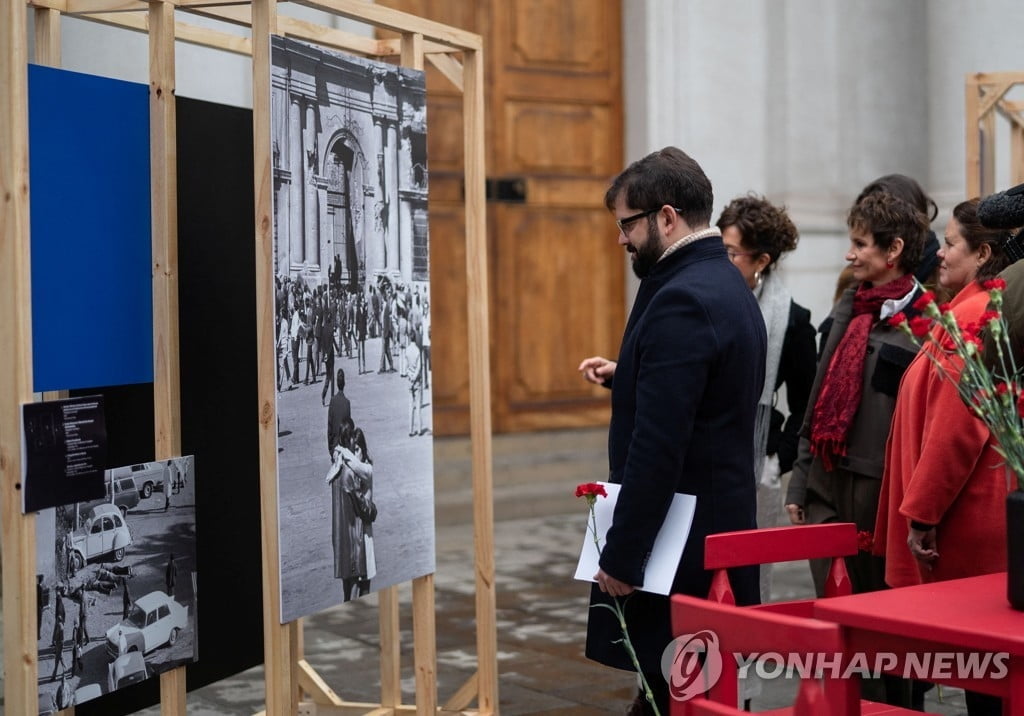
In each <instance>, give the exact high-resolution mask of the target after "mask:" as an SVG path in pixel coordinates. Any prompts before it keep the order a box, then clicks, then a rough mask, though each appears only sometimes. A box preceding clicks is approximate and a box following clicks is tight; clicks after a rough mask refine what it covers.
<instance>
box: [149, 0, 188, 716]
mask: <svg viewBox="0 0 1024 716" xmlns="http://www.w3.org/2000/svg"><path fill="white" fill-rule="evenodd" d="M175 85H176V80H175V73H174V6H173V5H171V4H170V3H166V2H153V3H152V4H151V5H150V6H149V127H150V129H149V165H150V177H151V187H150V196H151V214H152V241H153V422H154V428H155V431H156V433H155V443H154V444H155V447H156V457H157V459H160V460H162V459H167V458H170V457H176V456H178V455H180V454H181V391H180V381H179V369H178V182H177V174H178V168H177V166H176V164H177V156H178V150H177V136H176V135H177V121H176V117H175V105H174V88H175ZM165 489H169V488H165ZM185 701H186V697H185V668H184V667H178V668H177V669H171V670H170V671H165V672H163V673H162V674H160V713H161V714H162V715H163V716H185Z"/></svg>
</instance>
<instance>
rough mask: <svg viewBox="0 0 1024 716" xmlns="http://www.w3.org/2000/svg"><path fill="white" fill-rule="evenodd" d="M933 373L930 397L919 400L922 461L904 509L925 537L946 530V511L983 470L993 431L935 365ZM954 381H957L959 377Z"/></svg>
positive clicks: (904, 501) (931, 372)
mask: <svg viewBox="0 0 1024 716" xmlns="http://www.w3.org/2000/svg"><path fill="white" fill-rule="evenodd" d="M922 360H927V359H926V358H923V357H922ZM928 368H929V376H928V390H927V393H926V394H925V395H924V396H920V397H917V398H916V399H917V400H925V401H927V402H926V405H925V406H923V407H924V408H925V409H926V411H927V413H926V416H927V417H926V419H925V423H924V431H923V434H922V435H920V436H915V438H916V439H919V440H920V444H921V455H920V457H919V459H918V461H917V464H916V465H915V466H914V472H913V474H912V475H911V477H910V480H909V482H908V483H907V485H906V488H905V490H904V494H903V501H902V502H901V503H900V506H899V512H900V514H901V515H902V516H903V517H906V518H907V519H908V520H911V521H913V522H916V523H919V526H920V527H921V529H920V531H921V532H927V531H928V530H927V529H926V528H929V527H932V526H935V525H941V523H942V518H943V516H944V515H945V513H946V511H947V510H948V509H949V508H950V506H951V505H952V504H953V503H954V502H955V501H956V499H957V497H958V496H959V495H960V493H961V491H962V490H963V488H964V485H965V484H966V483H967V481H968V480H970V478H971V477H972V476H973V475H974V473H975V471H976V470H977V469H978V467H979V465H978V462H979V460H981V459H982V456H983V455H984V454H985V452H986V450H987V448H988V445H989V439H990V433H989V430H988V428H987V427H985V424H984V423H983V422H981V420H980V419H979V418H977V417H976V416H975V415H974V414H973V413H971V411H970V409H969V408H968V407H967V406H966V405H965V404H964V402H963V400H961V398H960V394H959V392H958V391H957V388H956V385H955V384H954V383H953V382H952V381H951V380H950V378H948V377H947V378H943V377H942V376H940V375H939V374H938V371H936V370H935V368H934V367H933V366H932V365H931V364H929V366H928ZM951 377H952V378H953V379H954V380H955V379H956V378H957V375H956V374H955V373H954V374H953V375H952V376H951ZM990 457H992V458H995V459H994V460H993V463H995V462H996V460H997V459H998V458H997V457H996V455H995V453H994V452H993V453H990Z"/></svg>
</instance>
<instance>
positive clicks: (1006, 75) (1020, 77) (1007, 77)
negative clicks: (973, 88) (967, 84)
mask: <svg viewBox="0 0 1024 716" xmlns="http://www.w3.org/2000/svg"><path fill="white" fill-rule="evenodd" d="M968 77H969V78H970V79H972V80H973V81H974V82H976V83H978V84H982V85H998V84H1003V83H1004V82H1024V72H972V73H971V74H970V75H968Z"/></svg>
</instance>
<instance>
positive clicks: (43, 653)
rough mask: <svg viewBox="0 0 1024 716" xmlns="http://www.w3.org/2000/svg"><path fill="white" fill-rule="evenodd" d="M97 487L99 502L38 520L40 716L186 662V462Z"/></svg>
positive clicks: (192, 541) (121, 474) (189, 604)
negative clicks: (101, 490) (100, 494)
mask: <svg viewBox="0 0 1024 716" xmlns="http://www.w3.org/2000/svg"><path fill="white" fill-rule="evenodd" d="M105 481H106V496H105V497H104V498H103V499H100V500H94V501H91V502H79V503H74V504H71V505H62V506H59V507H56V508H54V509H49V510H44V511H42V512H40V513H39V514H38V516H37V520H36V535H37V540H36V572H37V574H36V598H37V614H36V616H37V624H38V626H37V629H38V633H37V637H38V639H39V643H38V655H39V712H40V713H41V714H45V713H51V712H54V711H56V710H59V709H63V708H67V707H69V706H74V705H76V704H81V703H84V702H86V701H89V700H91V699H94V698H96V697H98V696H100V695H102V694H105V693H108V692H111V691H116V690H117V689H120V688H123V687H125V686H128V685H130V684H134V683H137V682H139V681H142V680H144V679H147V678H149V677H150V676H153V675H155V674H159V673H161V672H164V671H167V670H169V669H173V668H175V667H177V666H182V665H184V664H187V663H190V662H192V661H194V660H195V655H196V644H197V641H196V571H195V569H196V513H195V460H194V459H193V457H192V456H188V457H180V458H173V459H171V460H160V461H156V462H147V463H140V464H136V465H126V466H124V467H118V468H114V469H113V470H107V471H106V473H105Z"/></svg>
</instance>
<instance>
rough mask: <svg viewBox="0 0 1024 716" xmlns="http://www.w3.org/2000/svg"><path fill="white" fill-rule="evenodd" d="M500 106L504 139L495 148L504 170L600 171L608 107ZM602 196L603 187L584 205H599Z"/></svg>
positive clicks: (533, 103)
mask: <svg viewBox="0 0 1024 716" xmlns="http://www.w3.org/2000/svg"><path fill="white" fill-rule="evenodd" d="M504 110H505V111H504V118H503V119H504V124H505V141H504V142H502V144H501V146H500V147H499V148H498V152H499V153H500V154H501V155H502V156H501V160H502V163H503V164H505V165H506V166H507V167H508V173H512V174H535V173H536V174H541V175H544V174H546V173H554V174H564V175H570V176H594V175H597V176H602V175H606V173H607V171H608V169H607V168H608V166H609V164H610V158H609V156H608V152H609V149H611V147H610V146H609V143H608V135H609V133H610V132H611V131H612V117H611V114H612V110H611V109H610V108H609V107H601V106H587V105H582V104H568V103H564V102H560V103H553V102H540V101H537V100H530V101H509V102H506V103H505V107H504ZM616 159H617V158H616ZM603 196H604V189H602V190H601V191H600V192H599V193H598V194H597V195H596V196H592V197H589V199H588V203H589V205H590V206H592V207H593V206H594V205H595V203H597V204H600V203H601V199H602V198H603ZM528 200H530V198H529V197H528ZM531 203H536V202H535V201H532V202H531Z"/></svg>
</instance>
